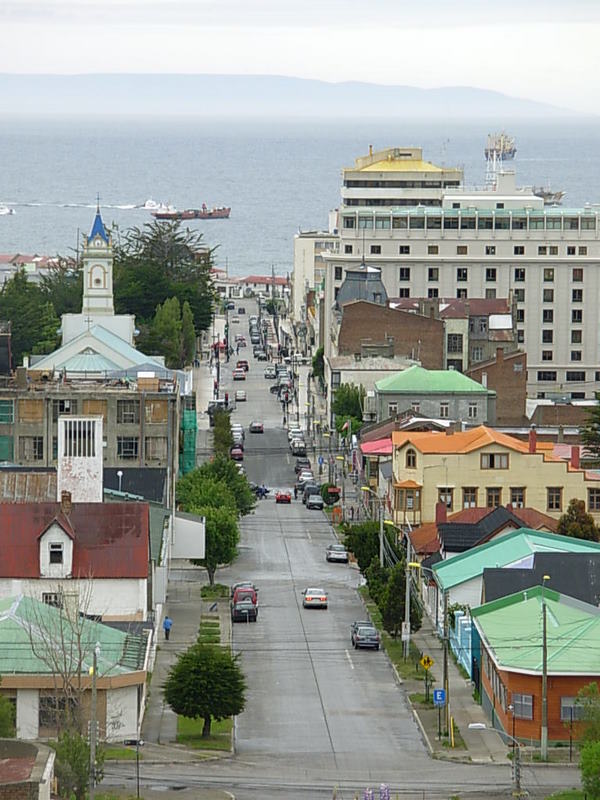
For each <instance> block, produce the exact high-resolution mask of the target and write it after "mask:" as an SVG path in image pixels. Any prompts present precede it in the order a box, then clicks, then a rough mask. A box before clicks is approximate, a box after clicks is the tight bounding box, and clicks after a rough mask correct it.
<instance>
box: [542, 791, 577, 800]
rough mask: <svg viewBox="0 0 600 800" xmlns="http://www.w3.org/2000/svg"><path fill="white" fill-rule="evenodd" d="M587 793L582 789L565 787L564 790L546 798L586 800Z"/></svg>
mask: <svg viewBox="0 0 600 800" xmlns="http://www.w3.org/2000/svg"><path fill="white" fill-rule="evenodd" d="M584 798H585V793H584V791H583V790H582V789H565V790H564V792H556V794H551V795H548V797H547V798H546V800H584Z"/></svg>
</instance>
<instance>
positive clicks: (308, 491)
mask: <svg viewBox="0 0 600 800" xmlns="http://www.w3.org/2000/svg"><path fill="white" fill-rule="evenodd" d="M312 494H318V495H319V497H321V487H320V486H319V484H318V483H315V482H314V481H308V483H305V484H304V486H303V487H302V502H303V503H304V504H305V505H306V502H307V500H308V498H309V497H310V495H312Z"/></svg>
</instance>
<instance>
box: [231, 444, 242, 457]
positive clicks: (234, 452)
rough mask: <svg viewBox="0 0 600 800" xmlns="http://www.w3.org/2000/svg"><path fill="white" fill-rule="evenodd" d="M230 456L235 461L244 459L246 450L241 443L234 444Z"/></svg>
mask: <svg viewBox="0 0 600 800" xmlns="http://www.w3.org/2000/svg"><path fill="white" fill-rule="evenodd" d="M229 456H230V458H231V459H232V460H233V461H243V460H244V451H243V450H242V448H241V447H240V446H239V445H234V446H233V447H232V448H231V450H230V451H229Z"/></svg>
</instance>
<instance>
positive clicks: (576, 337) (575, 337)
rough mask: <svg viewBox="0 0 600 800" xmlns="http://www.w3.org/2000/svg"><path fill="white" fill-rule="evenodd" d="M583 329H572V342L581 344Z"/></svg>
mask: <svg viewBox="0 0 600 800" xmlns="http://www.w3.org/2000/svg"><path fill="white" fill-rule="evenodd" d="M581 335H582V334H581V330H573V331H571V344H581V341H582V339H581Z"/></svg>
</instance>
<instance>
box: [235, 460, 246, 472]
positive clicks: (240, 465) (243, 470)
mask: <svg viewBox="0 0 600 800" xmlns="http://www.w3.org/2000/svg"><path fill="white" fill-rule="evenodd" d="M235 466H236V467H237V471H238V472H239V474H240V475H245V474H246V470H245V469H244V465H243V464H240V463H239V461H238V462H236V465H235Z"/></svg>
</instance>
